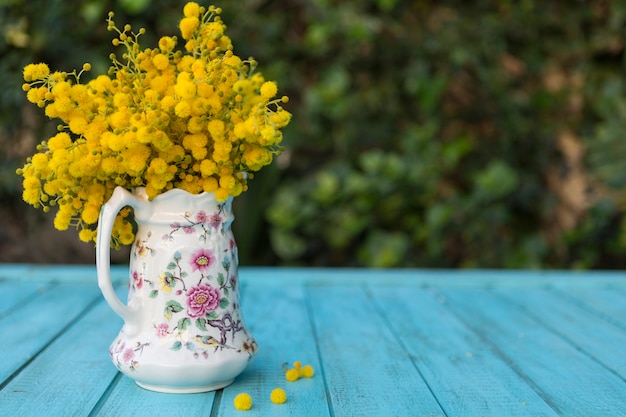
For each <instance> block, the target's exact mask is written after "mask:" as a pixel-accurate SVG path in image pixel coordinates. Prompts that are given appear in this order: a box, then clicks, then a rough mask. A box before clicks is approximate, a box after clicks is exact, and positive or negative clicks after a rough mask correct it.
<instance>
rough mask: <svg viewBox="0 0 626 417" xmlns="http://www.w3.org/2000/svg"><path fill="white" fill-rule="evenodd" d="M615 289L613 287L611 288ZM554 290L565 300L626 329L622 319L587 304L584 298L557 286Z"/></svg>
mask: <svg viewBox="0 0 626 417" xmlns="http://www.w3.org/2000/svg"><path fill="white" fill-rule="evenodd" d="M611 289H612V290H613V288H611ZM552 290H553V291H554V294H555V295H556V296H558V297H560V298H561V299H563V300H566V301H568V302H570V303H572V304H574V305H576V306H578V307H580V308H582V309H583V310H585V311H586V312H588V313H591V314H593V315H595V316H596V317H599V318H601V319H602V320H604V321H606V322H608V323H610V324H612V325H614V326H617V327H619V328H620V329H622V330H626V323H624V322H623V321H621V320H618V319H616V318H614V317H612V316H610V315H608V314H606V313H604V312H602V311H600V310H598V309H596V308H595V307H593V306H591V305H589V304H587V303H586V302H585V301H584V300H581V299H579V298H577V297H575V296H572V295H570V294H567V293H565V292H562V291H561V290H559V289H557V288H553V289H552Z"/></svg>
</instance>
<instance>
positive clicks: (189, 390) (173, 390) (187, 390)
mask: <svg viewBox="0 0 626 417" xmlns="http://www.w3.org/2000/svg"><path fill="white" fill-rule="evenodd" d="M234 380H235V379H234V378H233V379H231V380H228V381H224V382H217V383H215V384H211V385H203V386H199V387H173V386H168V385H152V384H144V383H142V382H139V381H135V382H136V384H137V385H139V386H140V387H141V388H143V389H147V390H149V391H156V392H164V393H167V394H196V393H199V392H208V391H215V390H218V389H220V388H224V387H225V386H228V385H230V384H232V382H233V381H234Z"/></svg>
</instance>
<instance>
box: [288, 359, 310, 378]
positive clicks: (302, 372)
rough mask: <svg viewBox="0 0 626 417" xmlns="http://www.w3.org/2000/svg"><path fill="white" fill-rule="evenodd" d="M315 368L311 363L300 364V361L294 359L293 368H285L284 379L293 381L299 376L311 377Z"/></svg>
mask: <svg viewBox="0 0 626 417" xmlns="http://www.w3.org/2000/svg"><path fill="white" fill-rule="evenodd" d="M314 374H315V370H314V369H313V367H312V366H311V365H304V366H302V362H300V361H295V362H294V363H293V368H290V369H285V379H286V380H287V381H289V382H295V381H297V380H298V379H300V378H313V375H314Z"/></svg>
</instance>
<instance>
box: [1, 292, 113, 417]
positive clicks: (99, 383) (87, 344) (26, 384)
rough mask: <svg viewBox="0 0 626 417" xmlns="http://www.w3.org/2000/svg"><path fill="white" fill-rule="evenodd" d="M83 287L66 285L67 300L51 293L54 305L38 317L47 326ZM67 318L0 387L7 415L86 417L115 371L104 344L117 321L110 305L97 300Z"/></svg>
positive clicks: (79, 296) (2, 402) (73, 301)
mask: <svg viewBox="0 0 626 417" xmlns="http://www.w3.org/2000/svg"><path fill="white" fill-rule="evenodd" d="M72 289H73V290H74V291H73V292H72V291H71V290H72ZM86 291H88V289H87V288H86V287H85V286H82V285H73V286H71V287H70V289H66V291H65V294H66V296H67V298H60V297H56V301H57V307H56V308H55V307H52V306H48V307H47V308H46V309H42V312H43V313H45V314H46V315H47V319H45V318H42V319H41V321H42V322H44V323H45V324H51V322H54V320H55V319H58V316H59V314H62V308H61V305H63V304H76V303H77V301H76V300H77V299H80V298H81V297H84V296H85V294H84V293H85V292H86ZM70 301H71V302H70ZM68 320H69V322H70V324H71V325H70V327H69V328H68V329H67V330H66V331H65V332H64V333H63V335H61V336H60V337H58V338H57V339H55V340H54V342H52V344H50V345H49V346H48V347H47V348H46V349H45V350H44V351H43V352H41V353H40V354H39V355H38V356H37V357H36V358H35V359H34V360H33V361H32V362H31V363H30V364H29V366H28V367H26V368H25V369H23V370H22V371H21V372H20V373H19V374H18V375H17V376H15V378H14V379H13V380H11V382H10V383H9V384H8V385H7V386H5V387H4V389H3V390H2V391H0V404H2V409H3V410H10V411H11V414H10V415H15V416H29V417H37V416H42V417H44V416H45V417H49V416H86V415H88V414H89V412H90V411H91V410H92V408H93V407H94V406H95V405H96V404H97V403H98V401H99V399H100V397H101V395H102V393H103V392H105V391H106V389H107V387H108V386H109V384H110V383H111V381H112V380H113V379H114V378H115V376H116V375H117V369H116V368H115V367H114V366H113V364H112V363H111V360H110V359H109V355H108V346H109V344H110V343H111V341H112V340H113V338H114V337H115V334H117V332H118V331H119V329H120V327H121V320H119V319H118V318H117V317H116V316H115V314H114V313H113V312H112V311H111V309H110V308H109V306H108V305H106V304H105V303H104V301H101V302H99V303H98V304H97V305H96V306H95V307H93V308H92V309H90V310H88V311H86V312H82V313H81V314H80V315H79V316H78V317H74V318H68Z"/></svg>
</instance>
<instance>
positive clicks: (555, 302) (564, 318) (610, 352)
mask: <svg viewBox="0 0 626 417" xmlns="http://www.w3.org/2000/svg"><path fill="white" fill-rule="evenodd" d="M590 292H593V291H587V293H590ZM496 293H497V294H499V295H502V296H505V297H506V298H507V299H509V300H510V301H511V302H512V303H515V304H516V305H518V306H520V307H521V308H522V309H523V310H524V311H525V312H526V314H528V315H530V316H532V317H533V318H535V320H537V321H540V322H541V323H542V325H543V326H546V327H548V328H549V329H550V330H551V331H552V332H553V333H555V334H558V335H560V336H561V337H563V338H565V339H567V340H568V341H569V342H570V343H571V344H572V345H573V346H575V347H576V348H577V349H580V350H583V351H585V352H587V353H588V354H589V355H590V356H592V357H593V358H594V359H596V360H597V361H598V362H600V363H602V364H603V365H604V366H606V367H607V369H611V370H612V371H613V372H615V373H616V374H618V375H620V376H621V377H622V378H625V379H626V355H624V346H626V330H624V329H622V328H620V327H617V326H616V325H614V324H612V323H610V322H608V321H606V320H603V319H602V317H601V316H599V315H595V314H593V313H590V312H589V311H588V310H585V309H584V308H582V307H580V306H579V305H577V304H575V303H573V302H570V301H568V300H567V299H564V298H562V297H559V296H558V295H557V294H555V292H554V291H547V290H543V291H542V290H536V289H526V290H523V291H520V290H517V291H514V292H512V291H511V290H505V289H499V290H496Z"/></svg>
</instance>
